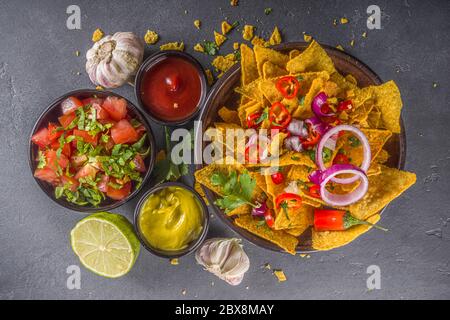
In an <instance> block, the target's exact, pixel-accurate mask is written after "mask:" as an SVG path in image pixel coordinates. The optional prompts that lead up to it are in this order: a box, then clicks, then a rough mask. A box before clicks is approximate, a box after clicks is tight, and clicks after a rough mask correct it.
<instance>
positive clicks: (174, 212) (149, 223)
mask: <svg viewBox="0 0 450 320" xmlns="http://www.w3.org/2000/svg"><path fill="white" fill-rule="evenodd" d="M208 224H209V214H208V209H207V207H206V204H205V202H204V201H203V199H202V198H201V196H200V195H199V194H198V193H197V192H196V191H195V190H194V189H192V188H191V187H189V186H187V185H184V184H182V183H178V182H167V183H163V184H160V185H158V186H156V187H154V188H152V189H150V190H149V191H147V192H146V193H145V194H144V195H143V196H142V198H141V199H140V200H139V202H138V204H137V206H136V209H135V212H134V226H135V229H136V233H137V234H138V236H139V239H140V241H141V243H142V245H143V246H144V247H145V248H146V249H147V250H148V251H150V252H151V253H153V254H155V255H157V256H160V257H164V258H176V257H180V256H183V255H186V254H188V253H190V252H192V251H194V250H195V249H196V248H197V247H198V246H199V245H200V244H201V243H202V242H203V240H204V238H205V236H206V233H207V231H208Z"/></svg>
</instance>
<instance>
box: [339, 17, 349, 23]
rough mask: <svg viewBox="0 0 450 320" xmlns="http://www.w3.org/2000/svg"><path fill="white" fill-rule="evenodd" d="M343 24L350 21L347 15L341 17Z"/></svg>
mask: <svg viewBox="0 0 450 320" xmlns="http://www.w3.org/2000/svg"><path fill="white" fill-rule="evenodd" d="M340 22H341V24H347V23H348V19H347V18H346V17H342V18H341V19H340Z"/></svg>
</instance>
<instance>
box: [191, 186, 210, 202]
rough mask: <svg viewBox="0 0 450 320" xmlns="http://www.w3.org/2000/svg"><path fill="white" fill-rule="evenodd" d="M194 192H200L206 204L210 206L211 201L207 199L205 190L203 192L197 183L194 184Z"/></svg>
mask: <svg viewBox="0 0 450 320" xmlns="http://www.w3.org/2000/svg"><path fill="white" fill-rule="evenodd" d="M194 190H195V191H197V192H198V194H199V195H200V196H201V197H202V199H203V201H205V204H206V205H207V206H209V201H208V198H206V194H205V190H203V188H202V185H201V184H200V183H199V182H197V181H195V182H194Z"/></svg>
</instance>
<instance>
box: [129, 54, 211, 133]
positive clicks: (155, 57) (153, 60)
mask: <svg viewBox="0 0 450 320" xmlns="http://www.w3.org/2000/svg"><path fill="white" fill-rule="evenodd" d="M167 57H178V58H182V59H184V60H187V61H188V62H190V63H191V64H192V65H193V66H194V67H195V68H196V69H197V71H198V74H199V76H200V83H201V86H202V88H201V93H200V99H199V101H198V104H197V107H196V108H195V111H194V112H193V113H192V114H190V115H189V116H187V117H186V118H184V119H181V120H175V121H169V120H164V119H160V118H158V117H157V116H156V115H154V114H152V112H151V111H150V110H149V109H148V108H146V106H145V104H144V102H143V101H142V98H141V92H140V91H141V83H142V79H143V78H144V75H145V74H146V72H147V71H149V70H150V69H151V68H153V67H154V66H155V65H156V64H158V63H159V62H161V61H162V60H164V59H165V58H167ZM134 92H135V95H136V99H137V101H138V103H139V107H141V109H142V110H144V111H145V112H146V114H147V115H148V116H149V117H150V118H151V119H152V120H153V121H155V122H156V123H158V124H161V125H164V126H178V125H183V124H186V123H188V122H189V121H190V120H192V119H194V118H195V117H196V116H197V115H198V113H199V112H200V110H201V109H202V107H203V104H204V103H205V100H206V94H207V92H208V81H207V79H206V75H205V71H204V70H203V67H202V65H201V64H200V63H199V62H198V61H197V60H196V59H195V58H194V57H193V56H191V55H190V54H187V53H184V52H181V51H175V50H167V51H160V52H156V53H154V54H152V55H151V56H149V57H148V58H147V59H145V61H144V62H143V63H142V64H141V66H140V68H139V70H138V72H137V74H136V78H135V83H134Z"/></svg>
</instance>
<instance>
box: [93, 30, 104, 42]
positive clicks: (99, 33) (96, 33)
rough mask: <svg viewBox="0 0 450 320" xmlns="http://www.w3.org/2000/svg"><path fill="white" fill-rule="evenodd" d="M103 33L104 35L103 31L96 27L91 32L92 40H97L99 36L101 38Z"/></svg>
mask: <svg viewBox="0 0 450 320" xmlns="http://www.w3.org/2000/svg"><path fill="white" fill-rule="evenodd" d="M104 35H105V33H104V32H103V30H102V29H100V28H97V29H95V31H94V33H93V34H92V41H94V42H97V41H99V40H100V39H101V38H103V36H104Z"/></svg>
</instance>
